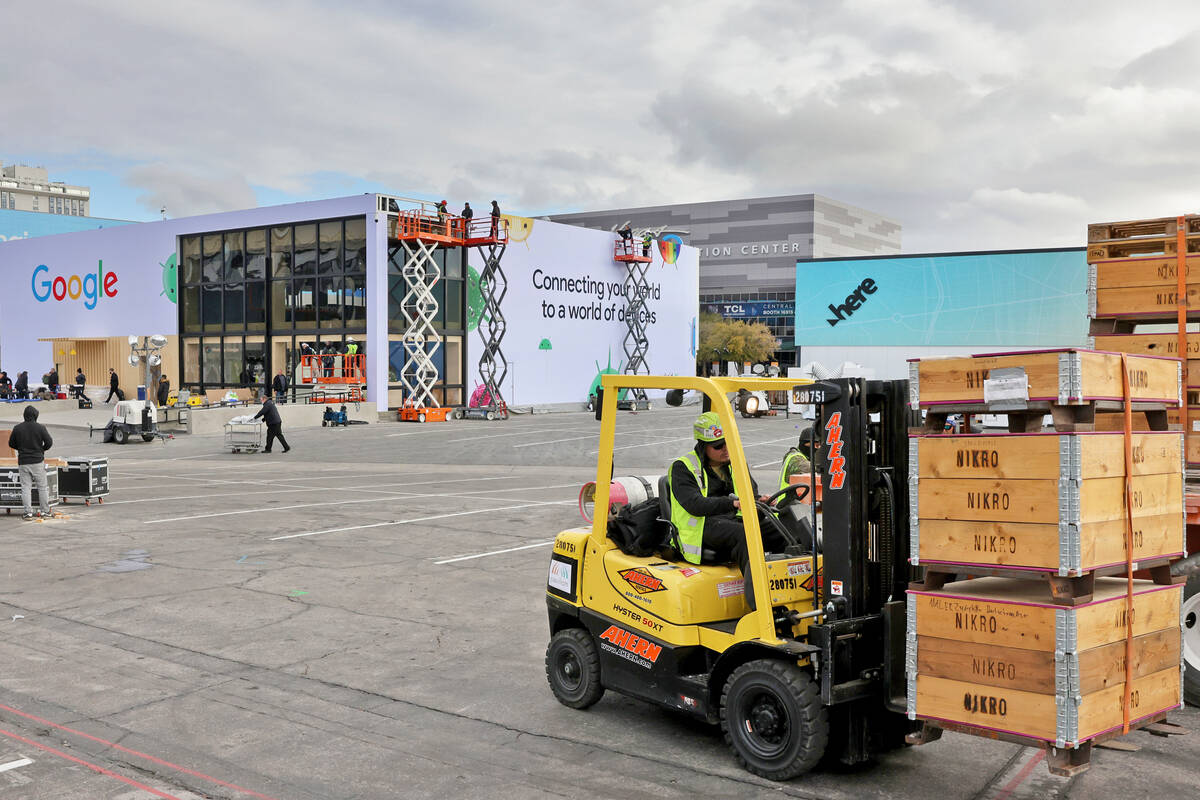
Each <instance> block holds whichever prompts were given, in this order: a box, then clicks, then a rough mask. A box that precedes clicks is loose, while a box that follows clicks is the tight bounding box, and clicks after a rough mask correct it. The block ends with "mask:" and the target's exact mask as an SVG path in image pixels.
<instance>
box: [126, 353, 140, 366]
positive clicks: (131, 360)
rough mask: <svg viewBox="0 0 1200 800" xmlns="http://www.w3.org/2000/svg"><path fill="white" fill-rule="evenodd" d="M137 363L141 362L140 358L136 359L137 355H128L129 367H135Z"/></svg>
mask: <svg viewBox="0 0 1200 800" xmlns="http://www.w3.org/2000/svg"><path fill="white" fill-rule="evenodd" d="M139 361H141V358H139V357H138V354H137V353H130V354H129V366H131V367H136V366H137V365H138V362H139Z"/></svg>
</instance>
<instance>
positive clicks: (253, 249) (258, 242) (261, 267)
mask: <svg viewBox="0 0 1200 800" xmlns="http://www.w3.org/2000/svg"><path fill="white" fill-rule="evenodd" d="M266 274H267V232H266V231H265V230H262V229H261V228H260V229H259V230H256V231H246V280H248V281H260V280H262V279H263V277H264V276H266Z"/></svg>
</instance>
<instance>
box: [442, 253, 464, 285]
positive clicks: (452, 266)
mask: <svg viewBox="0 0 1200 800" xmlns="http://www.w3.org/2000/svg"><path fill="white" fill-rule="evenodd" d="M462 262H463V248H461V247H454V248H451V249H449V250H447V251H446V262H445V263H446V269H445V273H444V274H445V276H446V277H447V278H462V276H463V263H462Z"/></svg>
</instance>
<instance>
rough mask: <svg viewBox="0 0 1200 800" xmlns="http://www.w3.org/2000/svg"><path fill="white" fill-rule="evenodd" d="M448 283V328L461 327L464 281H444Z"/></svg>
mask: <svg viewBox="0 0 1200 800" xmlns="http://www.w3.org/2000/svg"><path fill="white" fill-rule="evenodd" d="M443 283H445V285H446V303H445V307H446V328H448V329H461V328H462V326H463V313H462V309H463V302H462V290H463V282H462V281H453V280H450V281H443Z"/></svg>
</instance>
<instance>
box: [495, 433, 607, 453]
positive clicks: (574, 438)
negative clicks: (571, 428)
mask: <svg viewBox="0 0 1200 800" xmlns="http://www.w3.org/2000/svg"><path fill="white" fill-rule="evenodd" d="M599 435H600V433H599V432H596V433H589V434H588V435H587V436H572V437H570V438H568V439H551V440H549V441H546V442H526V443H525V444H514V445H513V449H514V450H517V449H520V448H522V447H537V446H539V445H543V444H560V443H561V442H577V441H579V440H580V439H595V438H596V437H597V436H599Z"/></svg>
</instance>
